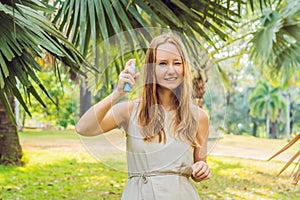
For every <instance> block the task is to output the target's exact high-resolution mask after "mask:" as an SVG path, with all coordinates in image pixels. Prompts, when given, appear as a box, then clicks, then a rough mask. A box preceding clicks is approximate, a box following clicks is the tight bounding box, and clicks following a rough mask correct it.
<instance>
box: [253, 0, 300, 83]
mask: <svg viewBox="0 0 300 200" xmlns="http://www.w3.org/2000/svg"><path fill="white" fill-rule="evenodd" d="M299 13H300V1H299V0H288V1H285V3H282V4H277V7H276V8H275V10H272V9H266V10H265V12H264V13H263V15H262V16H261V22H260V27H259V28H258V30H257V31H255V32H254V37H253V39H252V40H251V43H253V46H252V49H251V53H252V54H251V56H252V58H253V59H256V60H257V63H258V64H259V65H260V66H261V67H262V68H264V67H269V68H271V69H273V76H277V75H279V76H280V77H282V78H283V80H284V84H285V87H287V86H288V85H289V82H290V80H291V79H292V78H293V79H294V81H296V82H299V77H298V76H299V75H298V73H297V72H298V71H299V70H300V68H299V66H300V56H299V51H300V31H299V30H300V14H299Z"/></svg>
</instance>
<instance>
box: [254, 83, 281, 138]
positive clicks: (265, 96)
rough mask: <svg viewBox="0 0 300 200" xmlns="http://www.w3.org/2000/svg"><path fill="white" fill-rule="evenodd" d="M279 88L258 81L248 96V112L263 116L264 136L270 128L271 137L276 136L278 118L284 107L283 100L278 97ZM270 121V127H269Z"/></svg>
mask: <svg viewBox="0 0 300 200" xmlns="http://www.w3.org/2000/svg"><path fill="white" fill-rule="evenodd" d="M278 91H279V88H278V87H275V88H272V86H270V85H269V84H268V83H267V82H262V81H261V82H259V84H258V86H257V87H256V88H255V89H254V90H253V93H252V94H251V95H250V97H249V105H250V107H251V108H250V114H251V115H252V116H253V117H254V118H256V117H257V118H265V120H266V136H268V135H269V133H270V130H272V131H271V133H272V137H273V138H277V124H278V121H279V120H280V117H281V116H282V115H281V111H282V110H284V109H285V102H284V101H283V100H282V98H281V97H280V95H279V93H278ZM270 122H272V126H273V127H272V129H270Z"/></svg>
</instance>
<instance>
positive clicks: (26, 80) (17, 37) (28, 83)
mask: <svg viewBox="0 0 300 200" xmlns="http://www.w3.org/2000/svg"><path fill="white" fill-rule="evenodd" d="M52 11H53V8H51V7H50V6H48V5H46V4H43V3H41V2H39V1H35V0H24V1H5V0H1V1H0V19H1V20H0V27H5V28H2V29H1V31H0V42H1V46H0V67H1V68H0V69H1V70H0V99H1V101H2V102H3V103H4V105H5V107H6V109H7V111H8V114H9V115H10V118H11V119H12V121H13V122H14V121H15V119H14V116H13V113H12V109H11V108H10V105H9V103H8V100H7V98H8V97H10V96H15V97H16V98H17V99H18V101H19V102H20V104H21V105H22V106H23V107H24V109H25V110H26V112H27V113H28V114H30V113H29V110H28V107H27V105H26V103H25V100H24V98H23V97H22V96H21V94H20V90H19V88H18V86H17V82H18V81H19V82H20V84H21V85H22V86H23V87H24V90H25V93H26V95H28V96H30V95H32V96H34V98H35V99H36V100H37V101H39V103H40V104H41V105H43V106H45V103H44V101H43V100H42V99H41V97H40V94H38V93H37V91H36V87H34V86H33V83H35V84H36V85H37V87H39V88H40V89H41V90H42V91H43V93H44V94H46V95H47V96H48V97H49V98H50V95H49V94H48V92H47V90H46V89H45V87H44V85H43V84H42V83H41V82H40V80H39V78H38V76H37V75H36V71H39V70H41V66H40V65H39V64H38V63H37V62H36V61H35V57H42V56H43V55H44V54H43V51H47V52H49V53H50V54H51V55H53V56H55V57H56V58H58V59H59V60H61V61H62V62H63V63H65V64H66V65H68V66H70V67H71V68H72V69H73V70H74V71H79V64H80V63H82V62H83V58H82V56H81V55H80V54H79V53H78V51H77V50H76V49H75V48H74V47H73V46H72V45H71V44H70V43H69V42H68V40H67V39H66V38H65V37H64V36H63V35H62V34H61V33H60V32H59V31H58V30H57V29H56V28H55V27H54V26H53V25H52V23H51V22H50V21H49V20H48V19H47V18H46V17H44V16H43V15H41V13H42V12H52ZM82 67H84V66H82Z"/></svg>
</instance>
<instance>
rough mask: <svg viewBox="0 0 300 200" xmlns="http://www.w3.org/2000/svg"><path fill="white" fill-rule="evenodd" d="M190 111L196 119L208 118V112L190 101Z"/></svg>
mask: <svg viewBox="0 0 300 200" xmlns="http://www.w3.org/2000/svg"><path fill="white" fill-rule="evenodd" d="M191 111H192V112H193V114H194V116H195V117H196V119H197V120H200V121H202V120H209V115H208V113H207V112H206V111H205V110H204V109H202V108H200V107H199V106H198V105H197V104H195V103H191Z"/></svg>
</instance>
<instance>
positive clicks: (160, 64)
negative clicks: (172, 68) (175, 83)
mask: <svg viewBox="0 0 300 200" xmlns="http://www.w3.org/2000/svg"><path fill="white" fill-rule="evenodd" d="M166 65H167V63H165V62H160V63H159V66H166Z"/></svg>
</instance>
